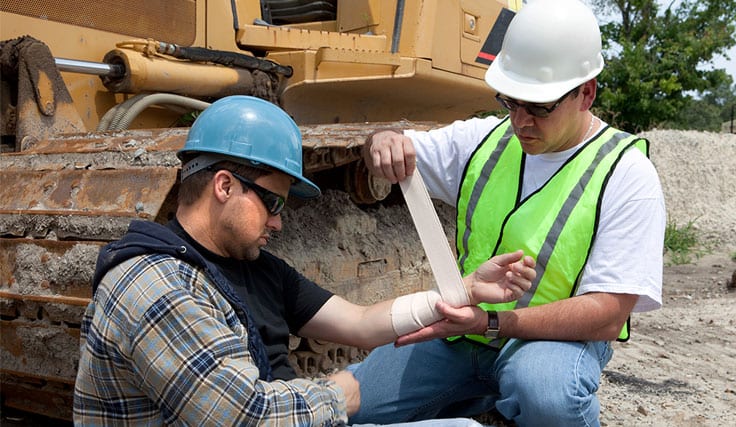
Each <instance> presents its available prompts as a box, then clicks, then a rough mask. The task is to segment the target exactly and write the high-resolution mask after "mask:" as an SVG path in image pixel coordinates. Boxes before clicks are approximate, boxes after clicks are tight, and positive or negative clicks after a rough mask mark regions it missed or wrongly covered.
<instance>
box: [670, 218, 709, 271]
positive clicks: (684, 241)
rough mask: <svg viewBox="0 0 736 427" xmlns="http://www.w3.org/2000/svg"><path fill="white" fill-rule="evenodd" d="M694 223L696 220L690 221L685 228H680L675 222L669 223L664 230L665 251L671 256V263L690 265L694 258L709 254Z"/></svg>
mask: <svg viewBox="0 0 736 427" xmlns="http://www.w3.org/2000/svg"><path fill="white" fill-rule="evenodd" d="M694 223H695V221H694V220H692V221H688V223H687V224H685V225H684V226H678V225H677V222H675V221H671V222H668V223H667V227H666V228H665V230H664V251H665V254H669V260H670V263H672V264H675V265H681V264H690V263H692V262H693V257H694V258H695V259H697V258H700V257H701V256H703V255H704V254H706V253H708V249H707V248H706V247H704V246H703V244H702V243H701V242H700V236H699V233H698V230H697V229H696V228H695V226H694Z"/></svg>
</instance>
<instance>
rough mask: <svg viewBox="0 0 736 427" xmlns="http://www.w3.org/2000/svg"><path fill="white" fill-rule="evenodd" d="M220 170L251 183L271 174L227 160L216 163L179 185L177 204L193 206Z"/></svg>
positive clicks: (265, 170) (258, 168)
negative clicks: (240, 176) (234, 174)
mask: <svg viewBox="0 0 736 427" xmlns="http://www.w3.org/2000/svg"><path fill="white" fill-rule="evenodd" d="M189 160H191V159H184V160H183V161H182V164H186V162H187V161H189ZM222 169H226V170H229V171H233V172H235V173H237V174H238V175H242V176H243V177H245V178H248V179H250V180H251V181H255V180H256V179H258V178H260V177H262V176H265V175H270V174H271V173H272V172H273V171H272V170H271V169H266V168H261V167H254V166H248V165H244V164H242V163H238V162H232V161H229V160H224V161H222V162H217V163H215V164H214V165H212V166H210V167H208V168H205V169H202V170H200V171H198V172H195V173H193V174H192V175H190V176H188V177H187V179H185V180H184V181H183V182H182V183H181V184H180V185H179V195H178V199H179V204H180V205H184V206H190V205H192V204H194V202H196V201H197V200H198V199H199V198H200V197H201V196H202V193H203V192H204V190H205V188H206V187H207V185H208V184H209V182H210V181H211V180H212V177H213V176H215V173H216V172H217V171H219V170H222ZM241 185H242V183H241Z"/></svg>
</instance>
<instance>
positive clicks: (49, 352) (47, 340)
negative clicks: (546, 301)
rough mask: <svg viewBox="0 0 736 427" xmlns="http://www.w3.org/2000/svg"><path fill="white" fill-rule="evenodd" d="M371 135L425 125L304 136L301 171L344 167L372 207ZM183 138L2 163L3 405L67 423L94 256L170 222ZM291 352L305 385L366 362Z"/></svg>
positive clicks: (339, 349)
mask: <svg viewBox="0 0 736 427" xmlns="http://www.w3.org/2000/svg"><path fill="white" fill-rule="evenodd" d="M377 126H378V127H380V126H386V127H392V128H397V127H407V126H412V127H415V128H416V127H429V126H430V125H429V124H408V123H385V124H375V123H373V124H335V125H308V126H301V131H302V133H303V136H304V159H305V173H306V174H307V175H313V174H318V173H321V172H324V171H334V170H336V169H340V168H344V169H345V176H346V177H347V178H346V181H348V183H346V184H345V187H347V188H348V190H350V191H351V192H352V194H351V197H352V199H353V200H354V201H355V200H358V201H362V202H370V201H375V200H376V191H378V192H379V193H381V194H383V196H385V193H386V191H385V190H386V189H385V188H380V187H381V186H382V185H383V186H386V185H387V184H386V183H382V184H381V183H378V182H376V181H375V180H374V179H373V178H370V177H369V176H368V175H367V173H366V172H365V168H360V167H359V165H360V163H359V162H358V159H359V150H360V146H361V144H362V143H363V141H364V139H365V136H366V135H367V134H368V133H369V132H370V131H371V130H373V129H375V128H376V127H377ZM186 132H187V129H186V128H172V129H158V130H130V131H121V132H116V133H97V134H76V135H65V136H61V137H55V138H48V139H45V140H42V141H38V142H37V143H35V145H34V146H33V147H31V148H29V149H27V150H24V151H22V152H14V153H2V154H0V182H2V186H0V335H2V342H1V344H0V381H2V387H1V388H0V393H1V394H2V404H3V405H5V406H8V407H14V408H18V409H22V410H25V411H30V412H34V413H39V414H43V415H46V416H51V417H55V418H60V419H70V418H71V408H72V391H73V384H74V379H75V375H76V364H77V363H78V354H79V336H80V330H79V327H80V322H81V318H82V314H83V312H84V309H85V307H86V305H87V304H88V302H89V300H90V298H91V285H90V282H91V277H92V273H93V271H94V265H95V260H96V257H97V253H98V251H99V249H100V247H101V246H102V245H104V244H106V243H107V242H109V241H111V240H115V239H117V238H119V237H121V236H122V235H123V233H124V232H125V231H126V229H127V226H128V224H129V222H130V221H131V220H133V219H144V220H150V221H157V222H165V221H167V220H168V219H169V218H170V217H171V216H172V215H173V212H174V207H175V202H176V192H177V178H178V173H179V161H178V159H177V158H176V150H177V149H178V148H180V147H181V146H183V144H184V141H185V138H186ZM389 187H390V186H389ZM377 188H378V190H377ZM379 196H380V195H379ZM389 256H390V255H389ZM382 259H383V258H382ZM344 262H345V263H353V264H359V263H361V262H363V261H361V260H360V259H359V260H357V261H353V260H351V259H348V260H345V261H344ZM382 262H383V264H382V265H386V264H387V262H386V261H382ZM353 264H351V266H350V267H349V268H343V270H346V271H352V272H353V273H348V274H347V276H348V278H347V279H346V280H347V281H350V280H351V279H350V274H357V273H355V272H358V271H361V270H360V268H363V267H361V266H356V265H353ZM364 264H369V263H366V262H364ZM388 264H391V262H388ZM305 274H307V275H309V273H308V272H307V273H305ZM314 279H315V280H316V278H314ZM363 280H364V281H365V279H363ZM291 350H292V353H291V361H292V363H293V365H294V367H295V368H296V369H297V370H298V371H299V373H300V374H302V375H306V376H316V375H319V374H321V373H324V372H327V371H329V370H331V369H335V368H338V367H342V366H345V365H346V364H347V363H349V362H350V361H353V360H356V358H358V357H360V356H362V355H363V354H365V352H364V351H361V350H358V349H355V348H348V347H344V346H337V345H334V344H331V343H321V342H316V341H313V340H300V339H298V338H296V337H294V340H293V342H292V345H291Z"/></svg>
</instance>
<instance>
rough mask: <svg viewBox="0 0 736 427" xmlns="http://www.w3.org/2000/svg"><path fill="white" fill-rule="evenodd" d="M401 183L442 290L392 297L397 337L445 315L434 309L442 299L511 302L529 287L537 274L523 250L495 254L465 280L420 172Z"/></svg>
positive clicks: (461, 303) (463, 302)
mask: <svg viewBox="0 0 736 427" xmlns="http://www.w3.org/2000/svg"><path fill="white" fill-rule="evenodd" d="M400 184H401V190H402V191H403V193H404V199H405V200H406V204H407V206H408V208H409V212H410V213H411V215H412V219H413V220H414V225H415V226H416V228H417V232H418V233H419V237H420V239H421V241H422V246H423V247H424V251H425V252H426V253H427V258H428V259H429V263H430V266H431V267H432V273H433V274H434V277H435V281H436V282H437V286H438V288H437V289H434V290H431V291H425V292H417V293H414V294H409V295H404V296H401V297H399V298H397V299H396V300H395V301H394V303H393V305H392V307H391V322H392V325H393V328H394V332H396V334H397V335H399V336H401V335H404V334H407V333H409V332H413V331H415V330H417V329H421V328H423V327H425V326H428V325H430V324H432V323H434V322H436V321H438V320H440V319H442V318H443V315H442V314H440V313H439V312H438V311H437V309H436V305H437V302H439V301H445V302H447V303H448V304H450V305H452V306H454V307H460V306H465V305H470V304H477V303H478V302H481V301H485V302H507V301H513V300H514V299H517V298H519V297H521V295H523V294H524V292H525V291H526V290H527V289H529V287H530V286H531V280H532V279H533V278H534V275H536V273H535V271H534V260H533V259H532V258H531V257H523V253H522V252H521V251H517V252H514V253H510V254H503V255H498V256H495V257H493V258H491V260H489V261H487V262H485V263H484V264H482V265H481V266H480V267H479V268H478V270H476V272H474V273H472V274H470V275H469V276H468V277H466V278H465V279H462V277H461V276H460V271H459V270H458V268H457V264H456V262H455V257H454V256H453V253H452V250H451V249H450V245H449V243H448V242H447V237H446V236H445V233H444V230H443V229H442V225H441V224H440V221H439V218H438V217H437V213H436V212H435V210H434V206H433V205H432V201H431V200H430V198H429V194H428V193H427V189H426V187H425V186H424V181H423V180H422V176H421V175H420V174H419V171H418V170H415V171H414V174H413V175H410V176H408V177H407V178H406V179H405V180H403V181H401V183H400ZM529 263H531V268H530V267H529ZM530 276H531V277H530ZM471 295H472V297H471Z"/></svg>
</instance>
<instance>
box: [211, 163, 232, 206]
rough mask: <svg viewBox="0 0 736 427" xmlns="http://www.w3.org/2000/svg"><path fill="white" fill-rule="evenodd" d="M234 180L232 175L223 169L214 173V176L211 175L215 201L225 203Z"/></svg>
mask: <svg viewBox="0 0 736 427" xmlns="http://www.w3.org/2000/svg"><path fill="white" fill-rule="evenodd" d="M234 182H235V180H234V179H233V178H232V176H231V175H230V174H229V173H227V172H226V171H224V170H219V171H217V173H215V176H214V177H212V191H213V193H214V196H215V198H216V199H217V201H219V202H220V203H225V201H227V199H229V198H230V193H231V192H232V190H233V188H232V187H233V183H234Z"/></svg>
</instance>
